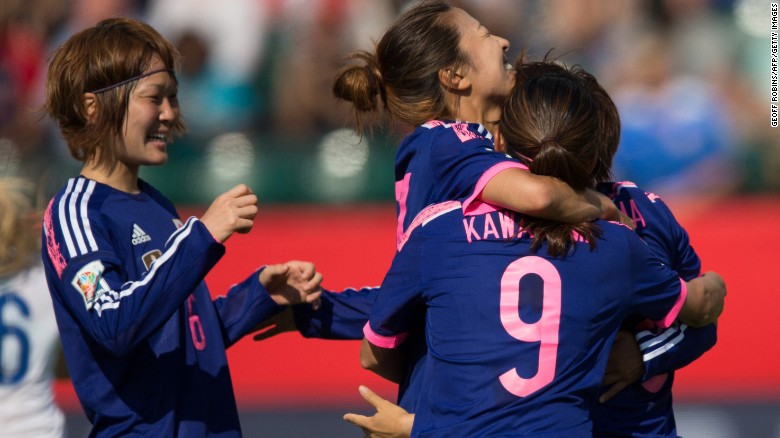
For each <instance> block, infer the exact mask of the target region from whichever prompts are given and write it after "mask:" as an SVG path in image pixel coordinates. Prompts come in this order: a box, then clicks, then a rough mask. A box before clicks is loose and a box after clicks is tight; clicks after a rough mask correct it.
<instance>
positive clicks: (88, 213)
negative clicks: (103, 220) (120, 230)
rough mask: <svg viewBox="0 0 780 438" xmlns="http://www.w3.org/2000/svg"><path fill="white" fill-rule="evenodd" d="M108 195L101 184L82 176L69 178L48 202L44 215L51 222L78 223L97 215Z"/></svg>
mask: <svg viewBox="0 0 780 438" xmlns="http://www.w3.org/2000/svg"><path fill="white" fill-rule="evenodd" d="M108 196H109V191H108V190H106V187H105V186H104V185H103V184H100V183H97V182H96V181H93V180H90V179H87V178H83V177H77V178H71V179H69V180H68V182H67V183H66V184H65V186H64V187H63V188H62V189H61V190H60V191H59V192H58V193H57V194H56V195H55V196H54V198H52V200H51V201H50V202H49V206H48V208H47V211H46V215H47V217H48V218H49V219H50V220H51V221H52V222H53V223H63V225H64V224H66V223H68V222H69V223H73V224H75V223H79V222H81V221H83V220H84V219H85V218H86V217H90V218H91V217H95V216H96V215H99V214H100V212H101V211H102V210H103V206H104V204H105V202H106V199H107V198H108Z"/></svg>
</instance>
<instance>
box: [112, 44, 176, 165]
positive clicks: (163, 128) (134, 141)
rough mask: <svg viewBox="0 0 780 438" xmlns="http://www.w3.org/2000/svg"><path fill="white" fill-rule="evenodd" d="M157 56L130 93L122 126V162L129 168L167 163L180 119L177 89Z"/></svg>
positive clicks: (173, 80)
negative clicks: (175, 123) (170, 143)
mask: <svg viewBox="0 0 780 438" xmlns="http://www.w3.org/2000/svg"><path fill="white" fill-rule="evenodd" d="M165 68H166V67H165V64H164V63H163V62H162V60H161V59H160V58H159V57H158V56H156V55H155V56H154V57H153V58H152V62H151V63H150V64H149V67H148V68H147V70H146V71H147V72H150V71H153V70H161V71H159V72H157V73H154V74H151V75H149V76H147V77H144V78H142V79H141V80H140V81H138V84H137V85H136V86H135V88H134V89H133V90H132V92H131V93H130V98H129V99H128V104H127V113H126V115H125V120H124V124H123V131H122V140H123V143H124V148H121V149H122V150H123V152H121V153H120V161H121V162H122V163H123V164H125V165H126V166H127V167H129V168H136V169H137V168H138V167H139V166H157V165H161V164H165V162H166V161H167V160H168V143H169V142H170V141H171V139H172V135H173V131H172V126H173V123H174V122H175V121H176V120H178V118H179V115H180V114H179V101H178V99H177V97H176V93H177V91H178V85H177V83H176V80H175V79H174V78H173V76H172V75H171V74H170V73H169V72H168V70H165Z"/></svg>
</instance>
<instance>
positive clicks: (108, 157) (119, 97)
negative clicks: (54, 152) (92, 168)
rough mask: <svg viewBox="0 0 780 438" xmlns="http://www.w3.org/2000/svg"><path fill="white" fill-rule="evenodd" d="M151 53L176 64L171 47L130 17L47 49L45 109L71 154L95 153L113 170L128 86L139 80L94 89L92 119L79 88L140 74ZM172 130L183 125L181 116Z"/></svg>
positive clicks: (179, 129)
mask: <svg viewBox="0 0 780 438" xmlns="http://www.w3.org/2000/svg"><path fill="white" fill-rule="evenodd" d="M154 55H158V56H159V57H160V59H161V60H162V62H163V63H164V64H165V67H166V68H168V69H171V70H173V69H175V68H176V67H177V66H178V63H179V53H178V51H177V50H176V48H175V47H174V46H173V45H172V44H171V43H170V42H169V41H168V40H166V39H165V38H164V37H163V36H162V35H160V33H158V32H157V31H156V30H155V29H154V28H152V27H151V26H150V25H148V24H146V23H144V22H143V21H140V20H136V19H132V18H110V19H106V20H103V21H101V22H100V23H98V24H97V25H95V26H94V27H90V28H87V29H84V30H82V31H80V32H78V33H76V34H75V35H73V36H71V37H70V38H69V39H68V40H67V41H66V42H65V43H64V44H62V45H61V46H59V47H58V48H57V49H56V50H55V51H54V52H53V53H52V56H51V61H50V63H49V69H48V73H47V77H46V103H45V107H44V110H45V111H46V112H47V113H48V114H49V116H50V117H51V118H53V119H54V120H56V121H57V123H58V125H59V128H60V132H61V133H62V136H63V137H64V139H65V141H66V142H67V143H68V149H69V150H70V153H71V155H72V156H73V157H74V158H76V159H77V160H79V161H82V162H87V161H90V160H92V159H94V158H95V157H98V160H99V162H98V163H97V165H98V166H106V167H108V168H109V169H111V170H113V168H114V166H116V164H117V162H118V158H117V157H118V152H119V151H118V148H119V147H121V144H120V142H119V139H120V138H121V132H122V124H123V122H124V119H125V115H126V113H127V105H128V101H129V96H130V92H131V91H132V90H133V89H134V88H135V86H136V85H137V84H138V81H137V80H136V81H131V82H129V83H126V84H123V85H119V86H117V87H115V88H112V89H109V90H107V91H104V92H100V93H97V94H96V97H97V105H98V111H97V115H96V119H95V120H94V121H93V122H89V121H88V118H87V108H86V105H85V100H84V94H85V93H88V92H91V91H95V90H100V89H102V88H105V87H108V86H111V85H115V84H118V83H120V82H122V81H126V80H128V79H130V78H133V77H136V76H138V75H140V74H142V73H143V72H144V71H145V70H146V69H147V68H148V67H149V65H150V64H151V60H152V57H153V56H154ZM174 78H175V76H174ZM172 130H173V132H174V133H175V134H182V133H183V132H184V131H185V126H184V122H183V121H182V120H181V118H179V119H177V120H176V122H175V123H174V125H173V126H172ZM106 139H112V140H111V141H110V142H108V143H107V142H106ZM98 151H99V152H100V153H99V154H98Z"/></svg>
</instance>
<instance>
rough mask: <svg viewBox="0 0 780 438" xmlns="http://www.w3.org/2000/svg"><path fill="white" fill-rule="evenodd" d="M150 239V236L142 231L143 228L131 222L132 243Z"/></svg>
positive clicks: (140, 242)
mask: <svg viewBox="0 0 780 438" xmlns="http://www.w3.org/2000/svg"><path fill="white" fill-rule="evenodd" d="M150 240H152V238H151V237H149V235H148V234H146V233H145V232H144V230H142V229H141V227H139V226H138V225H137V224H133V240H132V242H133V245H140V244H142V243H144V242H149V241H150Z"/></svg>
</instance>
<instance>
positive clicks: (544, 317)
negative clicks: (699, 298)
mask: <svg viewBox="0 0 780 438" xmlns="http://www.w3.org/2000/svg"><path fill="white" fill-rule="evenodd" d="M598 224H599V226H600V227H601V229H602V230H603V238H601V239H598V241H597V248H596V249H595V251H593V252H591V251H590V249H589V248H588V244H587V243H585V242H580V243H577V244H576V248H575V250H574V251H572V252H570V254H569V255H567V256H566V257H565V258H553V257H550V256H549V255H548V254H547V248H546V245H543V246H542V247H540V248H539V249H538V251H535V252H534V251H531V249H530V239H529V237H528V235H527V234H526V233H524V232H522V231H521V230H520V229H519V227H518V224H517V222H516V221H515V220H514V219H513V213H511V212H493V213H488V214H483V215H478V216H470V217H466V216H463V214H462V213H461V211H460V209H455V210H453V211H452V212H450V213H447V214H443V215H441V216H439V217H437V218H435V219H434V220H432V221H430V222H428V223H427V224H426V225H425V226H424V227H422V228H421V229H419V230H416V231H415V233H416V235H413V236H412V237H411V239H410V244H411V245H417V247H418V248H420V251H421V254H420V260H423V263H424V265H423V266H422V267H421V269H422V271H423V273H424V275H422V278H423V291H422V297H423V300H424V301H425V303H426V304H427V312H428V313H427V321H428V322H427V336H428V346H429V357H428V359H427V361H426V365H425V367H426V368H425V383H424V387H423V389H422V391H421V394H422V395H421V400H420V402H419V403H418V406H417V411H416V418H415V434H416V435H419V436H456V435H457V436H518V435H522V436H545V437H546V436H566V437H577V436H590V434H591V424H590V421H589V419H588V413H589V410H590V408H591V406H592V405H593V404H594V403H595V401H596V398H597V396H598V391H599V387H600V384H601V381H602V377H603V373H604V367H605V366H606V361H607V358H608V355H609V349H610V347H611V344H612V341H613V339H614V335H615V333H616V332H617V330H618V328H619V326H620V323H621V322H622V320H623V319H624V318H625V317H626V316H627V315H628V314H630V313H634V312H642V314H643V315H645V316H650V317H653V318H654V319H663V318H665V317H667V316H668V315H667V314H668V312H669V311H670V310H671V309H672V308H673V307H674V306H675V303H676V302H677V299H678V297H679V292H680V284H679V280H678V279H677V277H676V276H675V275H674V273H672V272H671V271H668V270H667V269H666V268H664V267H662V266H660V263H657V266H656V268H655V269H646V271H654V273H653V274H650V273H648V272H645V273H644V274H640V271H641V270H640V269H639V268H640V267H642V266H645V265H647V264H651V263H653V262H654V261H655V259H654V257H653V256H652V255H651V253H650V252H649V250H647V248H643V246H644V244H643V243H642V242H641V241H640V240H639V239H638V238H637V237H636V236H635V235H633V234H632V232H631V231H630V230H629V229H627V228H625V227H622V226H619V225H615V224H611V223H607V222H599V223H598ZM518 232H519V235H518ZM640 265H641V266H640ZM645 267H646V266H645Z"/></svg>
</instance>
